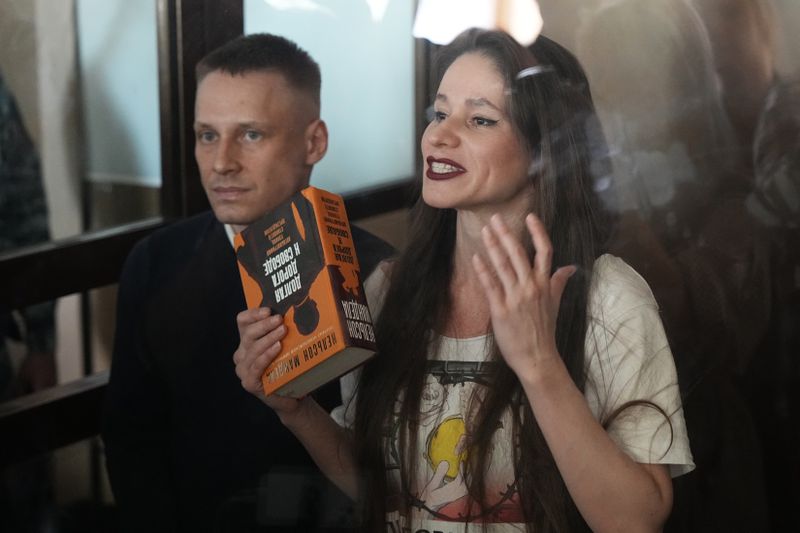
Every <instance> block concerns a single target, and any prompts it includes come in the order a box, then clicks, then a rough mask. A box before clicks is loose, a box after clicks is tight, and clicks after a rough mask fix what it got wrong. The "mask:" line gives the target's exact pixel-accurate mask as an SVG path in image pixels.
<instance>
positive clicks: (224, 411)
mask: <svg viewBox="0 0 800 533" xmlns="http://www.w3.org/2000/svg"><path fill="white" fill-rule="evenodd" d="M353 236H354V239H355V243H356V250H357V253H358V256H359V261H360V263H361V268H362V274H363V276H364V278H366V276H367V275H368V273H369V272H371V270H372V269H373V268H374V267H375V266H376V265H377V263H378V262H379V261H380V260H381V259H383V258H385V257H387V256H389V255H391V253H392V252H393V250H392V248H391V247H390V246H389V245H388V244H387V243H385V242H384V241H382V240H380V239H378V238H377V237H374V236H372V235H370V234H368V233H367V232H365V231H363V230H360V229H358V228H355V227H354V228H353ZM243 309H245V302H244V296H243V293H242V289H241V281H240V278H239V272H238V270H237V266H236V258H235V254H234V251H233V248H232V247H231V244H230V242H229V240H228V238H227V235H226V234H225V230H224V227H223V226H222V224H220V223H219V222H218V221H217V220H216V219H215V218H214V216H213V214H212V213H211V212H207V213H204V214H201V215H198V216H195V217H192V218H190V219H187V220H183V221H180V222H178V223H175V224H173V225H170V226H168V227H167V228H164V229H162V230H159V231H157V232H155V233H153V234H152V235H151V236H149V237H147V238H145V239H144V240H142V241H141V242H139V243H138V244H137V245H136V246H135V248H134V249H133V251H132V252H131V254H130V256H129V257H128V259H127V261H126V263H125V267H124V270H123V273H122V276H121V278H120V284H119V299H118V309H117V330H116V338H115V342H114V354H113V361H112V370H111V378H110V382H109V387H108V396H107V409H106V417H105V423H104V428H103V439H104V442H105V451H106V459H107V467H108V473H109V477H110V480H111V485H112V489H113V492H114V496H115V499H116V502H117V506H118V509H119V518H120V525H121V526H122V529H123V530H130V531H138V532H143V531H148V532H152V531H191V532H193V533H196V532H200V531H260V530H264V529H260V528H259V527H257V526H256V524H257V522H258V520H257V515H258V513H259V512H261V513H262V519H264V513H265V510H266V512H267V515H269V511H270V506H272V507H273V509H272V510H273V511H274V506H275V505H276V502H278V501H279V500H277V499H276V498H277V496H278V495H276V494H275V490H274V489H275V488H276V485H277V486H278V487H280V486H281V485H282V486H284V487H285V490H286V491H289V492H291V491H292V490H294V491H295V492H298V494H299V492H303V491H306V492H308V490H307V489H308V487H314V488H313V490H312V492H313V491H317V493H319V491H320V490H322V492H325V493H327V492H326V491H328V490H329V487H325V486H324V485H320V481H319V473H318V471H316V468H315V467H314V466H313V462H312V461H311V459H310V458H309V457H308V455H307V453H306V452H305V450H304V449H303V447H302V445H300V444H299V443H298V442H297V441H296V440H295V439H294V437H293V436H292V435H291V434H290V432H289V431H288V430H286V429H285V428H284V427H283V425H282V424H281V423H280V420H279V419H278V417H277V416H276V415H275V414H274V413H273V412H272V411H271V410H270V409H269V408H267V407H266V406H264V405H263V404H262V403H261V402H260V401H259V400H258V399H257V398H255V397H253V396H251V395H250V394H248V393H247V392H245V391H244V390H243V389H242V387H241V384H240V383H239V380H238V378H237V377H236V374H235V371H234V365H233V361H232V356H233V352H234V351H235V350H236V348H237V347H238V344H239V335H238V330H237V327H236V315H237V314H238V313H239V312H240V311H242V310H243ZM317 396H318V401H319V402H320V403H321V404H322V405H323V407H326V408H331V407H333V406H334V405H336V404H337V403H338V401H339V398H338V385H337V383H336V381H334V382H333V383H331V384H330V385H328V386H326V387H323V389H321V390H320V391H318V393H317ZM270 475H273V477H272V478H271V477H270ZM276 481H281V482H280V483H277V482H276ZM321 487H322V488H321ZM309 490H310V489H309ZM278 492H280V490H279V491H278ZM270 493H272V496H273V498H272V500H271V501H269V498H270V495H271V494H270ZM282 496H285V494H283V495H282ZM258 500H260V505H259V504H258ZM343 501H344V500H343ZM309 505H311V504H309ZM312 507H313V505H312ZM259 508H260V510H259ZM283 511H286V510H285V509H284V510H283ZM298 512H299V513H301V514H303V515H304V516H303V517H302V518H301V519H300V522H301V523H304V524H305V525H303V527H302V529H303V530H307V531H312V530H314V528H315V527H316V526H315V524H316V523H317V522H318V519H317V518H315V517H309V516H306V514H305V513H306V510H298ZM279 514H280V513H279ZM284 514H286V513H285V512H284ZM289 514H291V513H289ZM268 518H269V517H268V516H267V519H266V520H267V521H268ZM261 521H262V522H264V520H261Z"/></svg>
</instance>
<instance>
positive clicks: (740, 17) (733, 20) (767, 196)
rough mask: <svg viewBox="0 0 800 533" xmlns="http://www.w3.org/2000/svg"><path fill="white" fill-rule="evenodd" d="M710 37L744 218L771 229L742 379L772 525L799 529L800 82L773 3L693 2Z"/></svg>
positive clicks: (745, 0)
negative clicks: (761, 333) (756, 326)
mask: <svg viewBox="0 0 800 533" xmlns="http://www.w3.org/2000/svg"><path fill="white" fill-rule="evenodd" d="M693 3H694V5H695V7H696V8H697V9H698V11H699V13H700V14H701V15H702V18H703V21H704V22H705V25H706V27H707V28H708V30H709V36H710V38H711V45H712V48H713V50H714V60H715V66H716V71H717V74H718V75H719V79H720V83H721V87H722V94H723V96H724V100H723V101H724V103H725V109H726V111H727V113H728V116H729V117H730V119H731V122H732V123H733V124H734V126H735V130H736V133H737V141H738V149H739V151H740V153H741V154H743V155H744V156H745V160H746V162H747V164H748V165H749V167H750V169H751V172H752V176H753V186H752V190H751V192H750V194H749V195H748V198H747V208H748V210H749V211H750V213H751V214H752V215H753V216H754V217H755V218H757V219H758V221H759V222H760V223H762V224H764V225H765V226H767V227H768V228H769V243H770V245H771V258H770V259H771V277H772V293H771V313H770V315H771V321H770V325H769V334H768V335H767V336H766V338H765V340H764V342H763V343H762V345H761V346H760V348H759V350H758V357H756V358H753V359H752V361H751V364H750V365H749V367H747V369H746V372H745V375H746V376H747V379H746V381H745V385H746V389H745V390H746V393H747V396H748V401H749V405H750V408H751V410H752V412H753V413H754V415H755V420H756V422H757V425H758V428H759V433H760V434H761V436H762V442H763V446H764V460H765V467H766V468H765V472H766V486H767V490H768V495H769V502H770V515H771V525H772V527H773V529H774V530H775V531H786V530H789V529H792V526H793V525H795V523H796V519H795V518H794V514H795V513H794V509H796V508H797V506H798V505H800V488H799V487H798V485H797V480H798V479H800V428H798V424H797V420H798V419H800V394H798V392H797V391H798V390H800V358H799V357H798V356H800V80H796V79H794V80H792V79H783V78H782V77H781V76H780V75H779V73H778V65H777V48H778V42H779V40H780V37H781V35H780V33H779V30H780V28H779V26H778V23H777V22H778V21H777V19H776V16H775V6H774V5H773V4H772V2H771V1H770V0H693Z"/></svg>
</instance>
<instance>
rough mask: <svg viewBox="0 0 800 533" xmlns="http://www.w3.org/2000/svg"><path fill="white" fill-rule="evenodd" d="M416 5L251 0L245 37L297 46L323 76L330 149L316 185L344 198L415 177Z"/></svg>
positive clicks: (247, 3) (314, 179) (247, 0)
mask: <svg viewBox="0 0 800 533" xmlns="http://www.w3.org/2000/svg"><path fill="white" fill-rule="evenodd" d="M413 5H414V2H406V1H382V2H381V1H363V2H362V1H359V2H337V1H330V0H327V1H322V0H321V1H317V2H291V1H290V2H286V1H272V0H245V2H244V23H245V24H244V25H245V33H255V32H270V33H276V34H279V35H282V36H284V37H287V38H289V39H292V40H293V41H295V42H296V43H297V44H298V45H299V46H300V47H301V48H303V49H305V50H306V51H307V52H308V53H309V54H311V56H312V57H313V58H314V59H315V60H316V61H317V62H318V63H319V65H320V68H321V70H322V118H323V119H324V120H325V121H326V122H327V124H328V129H329V133H330V145H329V147H328V153H327V154H326V155H325V158H324V159H323V160H322V161H321V162H320V163H318V164H317V165H316V166H315V168H314V173H313V175H312V178H311V180H312V183H313V184H315V185H317V186H319V187H322V188H326V189H329V190H332V191H335V192H340V193H342V192H349V191H354V190H358V189H361V188H365V187H369V186H374V185H379V184H381V183H386V182H390V181H395V180H399V179H405V178H408V177H410V176H412V175H413V174H414V173H415V171H414V154H415V153H416V150H417V147H416V143H415V140H414V42H413V38H412V37H411V26H412V22H413V16H414V7H413Z"/></svg>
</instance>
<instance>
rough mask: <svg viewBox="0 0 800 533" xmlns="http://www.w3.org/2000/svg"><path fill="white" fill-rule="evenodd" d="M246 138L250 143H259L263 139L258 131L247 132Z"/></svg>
mask: <svg viewBox="0 0 800 533" xmlns="http://www.w3.org/2000/svg"><path fill="white" fill-rule="evenodd" d="M244 138H245V139H246V140H248V141H257V140H259V139H261V132H260V131H256V130H247V131H246V132H244Z"/></svg>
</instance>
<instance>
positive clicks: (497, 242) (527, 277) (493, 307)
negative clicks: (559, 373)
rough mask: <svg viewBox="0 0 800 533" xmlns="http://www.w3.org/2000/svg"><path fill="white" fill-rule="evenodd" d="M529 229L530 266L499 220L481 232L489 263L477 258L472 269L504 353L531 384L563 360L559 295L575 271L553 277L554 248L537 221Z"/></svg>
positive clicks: (570, 269) (529, 223)
mask: <svg viewBox="0 0 800 533" xmlns="http://www.w3.org/2000/svg"><path fill="white" fill-rule="evenodd" d="M525 224H526V226H527V228H528V232H529V233H530V235H531V239H532V240H533V247H534V251H535V253H534V259H533V264H532V265H531V262H530V260H529V259H528V256H527V254H526V253H525V249H524V248H523V246H522V244H521V243H520V242H519V240H518V239H517V238H516V237H515V236H514V235H513V234H512V233H511V231H510V230H509V228H508V226H507V225H506V223H505V221H504V220H503V219H502V217H500V215H493V216H492V218H491V220H490V222H489V224H488V225H486V226H485V227H484V228H483V235H482V237H483V243H484V245H485V247H486V255H487V257H488V259H489V263H490V264H489V265H487V263H486V261H485V260H484V259H482V258H481V257H480V255H478V254H475V255H474V256H473V258H472V260H473V266H474V268H475V271H476V272H477V274H478V278H479V279H480V281H481V285H482V286H483V290H484V292H485V294H486V297H487V299H488V300H489V309H490V312H491V318H492V330H493V332H494V336H495V342H496V343H497V346H498V348H499V349H500V352H501V353H502V354H503V358H504V359H505V361H506V363H508V365H509V366H510V367H511V369H512V370H513V371H514V372H515V373H516V374H517V376H518V377H519V378H520V380H521V381H524V380H532V379H533V377H534V376H535V373H536V371H537V366H539V363H542V362H544V361H546V360H547V359H548V358H552V357H559V355H558V350H557V348H556V337H555V332H556V319H557V317H558V309H559V306H560V303H561V295H562V294H563V292H564V287H566V285H567V281H568V280H569V278H570V276H572V274H574V273H575V267H574V266H564V267H561V268H559V269H558V270H556V272H555V273H553V274H552V276H551V275H550V269H551V261H552V257H553V245H552V243H551V242H550V238H549V237H548V235H547V231H546V229H545V227H544V224H542V221H541V220H539V219H538V218H537V217H536V216H535V215H533V214H528V216H527V217H526V218H525Z"/></svg>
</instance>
